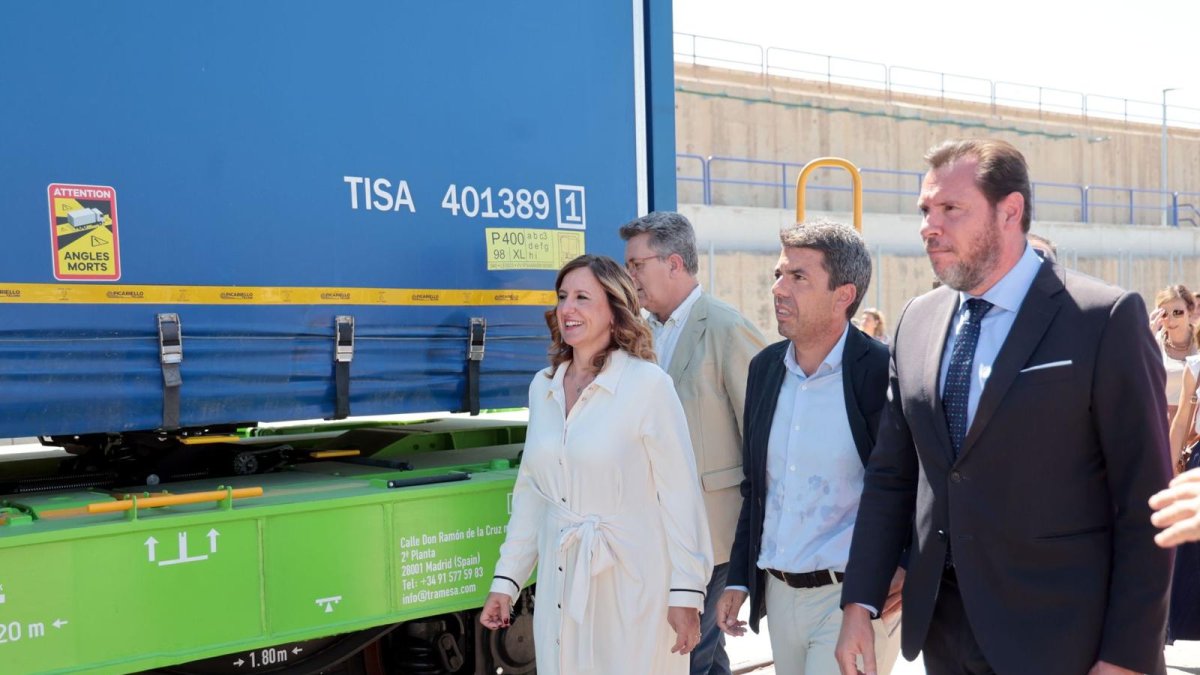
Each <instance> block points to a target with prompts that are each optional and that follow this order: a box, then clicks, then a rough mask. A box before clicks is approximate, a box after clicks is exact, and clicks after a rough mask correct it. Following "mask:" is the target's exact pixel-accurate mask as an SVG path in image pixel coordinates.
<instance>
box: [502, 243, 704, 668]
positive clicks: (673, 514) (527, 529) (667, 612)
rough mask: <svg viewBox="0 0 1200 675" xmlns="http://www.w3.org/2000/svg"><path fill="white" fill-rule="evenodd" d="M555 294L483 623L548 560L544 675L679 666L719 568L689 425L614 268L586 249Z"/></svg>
mask: <svg viewBox="0 0 1200 675" xmlns="http://www.w3.org/2000/svg"><path fill="white" fill-rule="evenodd" d="M555 290H556V291H557V294H558V304H557V305H556V306H555V308H554V309H553V310H550V311H548V312H547V313H546V323H547V325H548V326H549V328H550V339H551V343H552V344H551V347H550V367H549V368H546V369H545V370H543V371H541V372H540V373H538V374H537V375H535V376H534V378H533V382H532V383H531V384H530V386H529V427H528V431H527V433H526V440H525V451H524V454H523V456H522V461H521V466H520V470H519V471H518V474H517V482H516V485H515V487H514V488H513V498H512V515H511V517H510V519H509V523H508V530H507V533H506V536H505V540H504V544H503V545H502V546H501V547H500V561H499V562H498V563H497V564H496V574H495V578H494V580H493V582H492V592H491V594H490V595H488V599H487V603H486V604H485V605H484V608H483V612H482V613H481V615H480V622H481V623H482V624H483V625H484V626H485V627H487V628H491V629H493V630H494V629H497V628H501V627H504V626H507V625H508V621H509V615H510V612H511V607H512V603H513V602H514V601H515V600H516V598H517V595H518V593H519V592H520V590H521V585H522V584H523V583H524V582H525V581H526V580H527V579H528V578H529V574H530V572H531V571H532V570H533V568H534V566H535V565H536V566H537V586H538V595H537V599H538V602H537V611H536V612H534V619H533V622H534V645H535V649H536V653H537V668H538V673H541V674H543V675H545V674H547V673H548V674H550V675H556V674H561V675H566V674H568V673H580V674H582V673H594V674H597V675H599V674H601V673H603V674H605V675H608V674H611V673H655V674H656V675H660V674H661V675H683V674H684V673H687V672H688V667H689V658H688V657H687V654H688V653H690V652H691V651H692V649H694V648H695V647H696V644H697V643H698V642H699V640H700V614H699V612H700V608H702V607H703V606H704V589H705V588H706V586H707V584H708V577H709V575H710V574H711V573H712V567H713V554H712V546H711V540H710V538H709V532H708V519H707V516H706V514H705V511H704V503H703V501H702V498H701V493H700V483H699V479H698V477H697V474H696V465H695V458H694V456H693V454H692V448H691V441H690V437H689V435H688V428H687V419H686V418H685V417H684V413H683V407H682V406H681V405H680V403H679V398H678V397H677V396H676V394H675V387H674V385H673V384H672V382H671V378H670V377H669V376H668V375H667V374H666V373H665V372H663V371H662V369H661V368H659V367H658V366H657V365H655V363H654V349H653V345H652V338H651V334H650V329H649V328H648V327H647V326H646V324H645V322H643V321H642V320H641V318H640V317H639V315H638V301H637V291H636V290H635V287H634V285H633V280H632V279H630V277H629V275H628V274H627V273H626V272H625V270H624V269H623V268H622V267H621V266H620V265H619V264H617V262H616V261H614V260H612V259H611V258H607V257H603V256H591V255H583V256H580V257H578V258H575V259H574V260H572V261H571V262H569V263H567V264H566V265H565V266H564V267H563V268H562V270H560V271H559V273H558V278H557V280H556V281H555Z"/></svg>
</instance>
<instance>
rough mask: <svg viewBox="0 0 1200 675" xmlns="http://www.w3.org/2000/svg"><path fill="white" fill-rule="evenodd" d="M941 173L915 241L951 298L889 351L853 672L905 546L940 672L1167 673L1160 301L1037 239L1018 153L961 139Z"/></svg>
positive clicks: (851, 647) (908, 600)
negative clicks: (1149, 309) (1152, 310)
mask: <svg viewBox="0 0 1200 675" xmlns="http://www.w3.org/2000/svg"><path fill="white" fill-rule="evenodd" d="M926 161H927V162H928V163H929V166H930V169H929V172H928V173H927V174H926V175H925V179H924V182H923V184H922V188H921V195H920V198H919V201H918V206H919V208H920V210H921V212H922V214H924V223H923V225H922V227H921V237H922V239H923V240H924V243H925V250H926V252H927V253H928V255H929V259H930V262H931V263H932V265H933V269H934V273H935V274H937V276H938V277H939V278H940V279H941V280H942V281H943V282H944V284H945V285H944V286H942V287H941V288H938V289H936V290H934V291H931V292H929V293H926V294H925V295H923V296H921V297H919V298H916V299H914V300H912V301H911V302H910V303H909V304H908V306H907V307H906V308H905V310H904V312H903V314H902V316H901V318H900V321H899V323H898V324H897V326H896V332H895V337H894V339H893V341H892V362H891V367H890V376H889V393H888V405H887V406H886V407H885V408H884V411H883V419H882V421H881V423H880V429H879V440H878V442H877V444H876V447H875V451H874V452H873V453H872V454H871V460H870V463H869V465H868V467H867V476H866V481H865V484H864V488H863V495H862V501H861V503H860V507H859V512H858V525H857V529H855V531H854V539H853V542H852V544H851V549H850V564H849V566H848V567H847V570H846V582H845V586H844V589H843V593H842V603H843V606H844V616H845V619H844V621H843V623H842V630H841V635H840V637H839V640H838V647H837V655H838V661H839V665H840V667H841V670H842V673H844V674H845V675H853V674H854V673H855V672H856V670H857V668H856V660H857V659H858V658H860V657H861V658H862V659H863V661H864V662H865V663H864V666H865V668H864V669H865V671H866V672H867V673H871V672H873V671H874V670H875V668H874V655H873V646H872V635H871V630H872V629H871V623H870V618H871V616H872V614H873V613H874V612H875V611H876V609H877V608H879V607H880V606H881V604H882V603H883V602H884V598H885V596H886V594H887V590H888V581H889V579H890V578H891V571H892V570H893V569H895V566H896V561H897V560H898V559H899V557H900V554H901V550H902V549H904V548H905V546H908V547H909V559H908V575H907V579H906V582H905V585H904V592H903V602H904V626H903V629H902V634H903V635H902V647H903V653H904V656H905V658H908V659H910V660H911V659H914V658H916V655H917V652H918V651H920V652H922V653H923V654H924V658H925V666H926V669H927V672H929V673H931V674H932V675H940V674H943V673H946V674H949V673H955V674H957V673H972V674H974V673H1001V674H1005V675H1007V674H1020V675H1026V674H1030V675H1039V674H1046V675H1083V674H1084V673H1089V674H1092V675H1101V674H1106V673H1161V672H1164V671H1165V667H1164V664H1163V659H1162V648H1163V639H1164V630H1165V622H1166V610H1167V602H1166V599H1167V587H1168V585H1169V583H1170V576H1171V558H1170V554H1169V553H1168V552H1167V551H1163V550H1162V549H1159V548H1158V547H1157V546H1155V544H1154V528H1153V526H1152V525H1151V524H1150V521H1149V516H1150V510H1149V506H1148V504H1147V500H1148V499H1149V498H1150V496H1151V495H1153V494H1154V493H1155V492H1156V491H1157V490H1159V489H1161V488H1162V486H1164V485H1165V484H1166V482H1167V479H1168V477H1169V475H1170V466H1169V459H1168V454H1167V425H1166V417H1167V415H1166V401H1165V399H1164V394H1163V392H1164V390H1165V384H1164V378H1165V376H1164V372H1163V367H1162V357H1161V355H1160V354H1159V348H1158V346H1157V345H1156V344H1155V341H1154V337H1153V336H1152V335H1151V334H1150V331H1149V330H1148V329H1147V327H1146V308H1145V304H1144V303H1143V302H1142V299H1141V298H1140V297H1139V296H1138V295H1136V294H1134V293H1128V292H1125V291H1122V290H1121V289H1118V288H1115V287H1112V286H1108V285H1106V284H1104V283H1102V282H1100V281H1097V280H1095V279H1092V278H1090V277H1086V276H1084V275H1081V274H1078V273H1076V272H1074V271H1072V270H1067V269H1064V268H1062V267H1059V266H1058V265H1057V264H1055V263H1053V262H1051V261H1045V262H1043V261H1042V260H1041V259H1040V258H1039V257H1038V256H1037V255H1036V254H1035V253H1034V252H1033V251H1032V250H1031V249H1030V248H1029V247H1028V245H1027V244H1026V241H1025V233H1026V232H1028V230H1029V223H1030V210H1029V207H1030V203H1029V200H1030V183H1029V175H1028V169H1027V167H1026V164H1025V158H1024V157H1022V156H1021V153H1020V152H1018V151H1017V150H1016V148H1014V147H1013V146H1011V145H1009V144H1008V143H1005V142H1003V141H987V140H967V141H952V142H947V143H945V144H943V145H940V146H938V147H935V148H933V149H932V150H930V151H929V153H928V154H927V155H926ZM909 532H911V533H912V535H911V537H909V536H908V533H909Z"/></svg>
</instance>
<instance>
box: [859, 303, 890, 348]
mask: <svg viewBox="0 0 1200 675" xmlns="http://www.w3.org/2000/svg"><path fill="white" fill-rule="evenodd" d="M858 324H859V327H861V328H862V332H864V333H866V334H867V335H870V336H871V337H873V338H875V339H876V340H879V341H880V342H882V343H883V344H885V345H886V344H887V343H888V340H889V338H888V334H887V326H886V325H885V324H884V320H883V312H881V311H879V310H878V309H876V308H874V307H868V308H866V309H864V310H863V311H862V314H861V315H860V316H859V318H858Z"/></svg>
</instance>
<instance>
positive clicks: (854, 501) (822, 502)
mask: <svg viewBox="0 0 1200 675" xmlns="http://www.w3.org/2000/svg"><path fill="white" fill-rule="evenodd" d="M849 327H850V324H849V323H847V324H846V328H845V329H843V330H842V337H841V338H840V339H839V340H838V341H837V343H836V344H835V345H834V346H833V349H831V350H829V354H828V355H827V356H826V357H825V359H824V360H823V361H822V362H821V365H820V366H818V367H817V370H816V372H814V373H813V374H812V375H806V374H805V373H804V371H803V370H802V369H801V368H800V365H799V364H798V363H797V362H796V348H795V346H794V345H789V346H788V348H787V351H786V352H784V358H783V364H784V367H785V368H786V369H787V373H785V375H784V378H783V384H782V386H781V387H780V388H779V398H778V399H777V401H776V403H775V416H774V417H773V418H772V420H771V433H770V435H769V436H768V440H767V458H766V459H767V472H766V473H767V490H766V492H767V494H766V505H765V507H766V508H765V510H764V513H763V531H762V548H761V549H760V551H759V555H758V560H757V561H756V562H757V565H758V567H759V568H761V569H777V570H780V571H783V572H816V571H820V570H834V571H835V572H844V571H845V570H846V562H847V560H848V558H849V557H850V539H851V537H852V536H853V534H854V521H855V519H856V517H857V516H858V502H859V498H860V497H861V495H862V488H863V477H864V474H865V470H864V469H863V465H862V459H861V458H860V457H859V455H858V447H857V446H856V445H855V444H854V435H853V433H852V432H851V431H850V419H849V416H848V415H847V414H846V394H845V390H844V388H843V384H842V381H843V372H844V371H843V370H842V355H843V353H844V351H845V349H846V336H847V335H848V334H849ZM726 588H727V589H731V590H740V591H742V592H745V593H749V589H748V588H746V587H745V586H726Z"/></svg>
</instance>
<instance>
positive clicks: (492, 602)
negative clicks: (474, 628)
mask: <svg viewBox="0 0 1200 675" xmlns="http://www.w3.org/2000/svg"><path fill="white" fill-rule="evenodd" d="M510 621H512V598H510V597H509V596H508V593H488V597H487V602H485V603H483V611H482V612H480V613H479V623H481V624H483V627H484V628H490V629H491V630H499V629H501V628H508V624H509V622H510Z"/></svg>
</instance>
